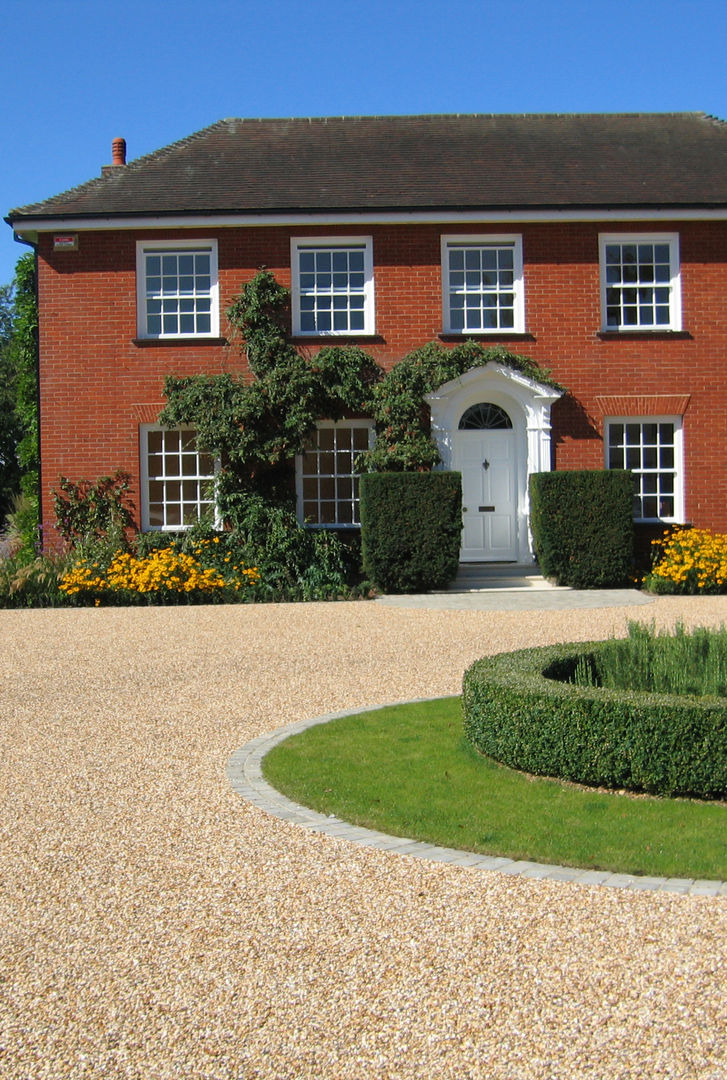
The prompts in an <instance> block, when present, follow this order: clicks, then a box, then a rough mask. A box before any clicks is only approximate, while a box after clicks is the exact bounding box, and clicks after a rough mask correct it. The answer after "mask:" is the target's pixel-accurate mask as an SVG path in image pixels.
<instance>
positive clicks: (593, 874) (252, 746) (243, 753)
mask: <svg viewBox="0 0 727 1080" xmlns="http://www.w3.org/2000/svg"><path fill="white" fill-rule="evenodd" d="M395 704H404V703H403V702H396V703H395ZM385 707H386V706H384V705H371V706H369V707H368V708H364V709H347V710H346V711H344V712H338V713H328V714H326V715H324V716H317V717H314V718H313V719H308V720H300V721H298V723H296V724H289V725H288V726H287V727H282V728H277V729H276V730H275V731H271V732H269V733H268V734H266V735H261V736H259V737H258V738H257V739H252V740H251V741H250V742H249V743H246V744H245V746H242V747H241V748H240V749H239V750H236V751H235V753H234V754H233V755H232V757H231V758H230V760H229V762H228V764H227V778H228V780H229V782H230V784H231V785H232V787H233V789H234V790H235V791H236V792H237V794H238V795H240V796H241V797H242V798H243V799H247V800H248V801H249V802H251V803H253V805H254V806H257V807H259V808H260V809H261V810H264V811H266V812H267V813H269V814H272V815H273V816H274V817H277V818H280V819H282V820H283V821H289V822H291V823H292V824H294V825H300V826H302V827H303V828H304V829H310V830H311V831H312V832H319V833H324V834H326V835H328V836H335V837H337V838H338V839H339V840H350V841H351V842H352V843H354V844H362V845H363V846H365V847H373V848H379V849H380V850H382V851H391V852H395V853H397V854H399V855H412V856H414V858H417V859H430V860H432V861H433V862H441V863H450V864H451V865H453V866H466V867H470V868H471V869H474V870H497V871H498V872H499V873H501V874H511V875H513V876H515V877H523V878H536V879H539V880H549V881H567V882H573V883H575V884H578V885H605V886H608V887H609V888H613V889H629V890H634V891H640V892H643V891H654V892H671V893H683V894H685V895H688V896H727V882H724V881H700V880H697V879H694V878H664V877H639V876H636V875H632V874H614V873H611V872H610V871H608V870H580V869H577V868H574V867H568V866H553V865H549V864H546V863H536V862H528V861H525V860H516V859H506V858H502V857H497V856H491V855H478V854H477V853H475V852H471V851H458V850H456V849H455V848H444V847H437V846H436V845H435V844H427V843H424V842H422V841H419V840H410V839H407V838H406V837H402V836H388V835H387V834H386V833H381V832H376V831H375V830H373V829H363V828H361V827H360V826H358V825H351V824H349V823H348V822H346V821H341V820H340V818H337V817H335V816H334V815H330V816H326V815H325V814H319V813H317V811H315V810H311V809H309V808H308V807H306V806H300V805H298V804H297V803H294V802H292V801H291V800H290V799H287V798H286V797H285V795H282V794H281V793H280V792H279V791H276V790H275V788H273V787H271V786H270V784H268V783H267V782H266V781H265V780H264V779H263V775H262V760H263V758H264V757H265V755H266V754H267V753H268V751H270V750H272V748H273V747H274V746H276V745H277V744H278V743H280V742H282V741H283V740H284V739H287V738H288V736H290V735H296V734H298V733H299V732H301V731H305V730H306V728H309V727H313V726H314V725H316V724H326V723H328V721H329V720H338V719H339V718H341V717H344V716H352V715H355V714H356V713H361V712H373V711H374V710H376V709H381V708H385Z"/></svg>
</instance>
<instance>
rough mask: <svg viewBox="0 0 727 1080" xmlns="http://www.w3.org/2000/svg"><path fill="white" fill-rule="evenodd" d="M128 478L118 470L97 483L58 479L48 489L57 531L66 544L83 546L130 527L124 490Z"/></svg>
mask: <svg viewBox="0 0 727 1080" xmlns="http://www.w3.org/2000/svg"><path fill="white" fill-rule="evenodd" d="M130 486H131V477H130V476H129V474H128V473H125V472H122V471H121V470H120V469H118V470H117V471H116V472H115V473H114V475H113V476H102V477H100V478H99V479H98V480H95V481H91V480H79V481H78V482H76V481H74V480H69V479H68V477H66V476H62V477H61V478H60V481H59V484H58V487H59V489H60V490H56V489H55V488H53V489H52V495H53V509H54V512H55V515H56V522H57V525H58V531H59V533H60V534H61V536H62V537H63V539H64V540H65V541H66V543H67V544H77V543H83V542H86V541H89V540H92V539H94V538H99V537H103V536H106V535H107V534H108V533H109V531H110V530H116V531H117V532H123V530H125V529H128V528H130V527H131V525H132V516H131V509H132V507H131V504H130V501H129V497H128V491H129V488H130Z"/></svg>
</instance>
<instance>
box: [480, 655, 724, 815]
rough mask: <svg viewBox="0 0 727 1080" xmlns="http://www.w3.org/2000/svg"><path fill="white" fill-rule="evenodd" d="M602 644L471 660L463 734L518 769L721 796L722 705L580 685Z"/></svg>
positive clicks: (604, 783)
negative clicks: (581, 667)
mask: <svg viewBox="0 0 727 1080" xmlns="http://www.w3.org/2000/svg"><path fill="white" fill-rule="evenodd" d="M607 644H608V643H607V642H588V643H584V644H573V643H571V644H568V645H555V646H546V647H545V648H539V649H526V650H523V651H520V652H515V653H501V654H500V655H499V656H492V657H485V658H483V659H482V660H477V661H476V662H475V663H474V664H473V665H472V666H471V667H470V668H469V669H468V670H467V671H466V672H465V676H464V682H463V706H464V715H465V735H466V736H467V738H468V739H469V740H470V741H471V742H472V743H473V744H474V746H475V747H476V748H477V749H478V750H479V751H480V752H481V753H483V754H486V755H487V756H488V757H491V758H494V759H495V760H496V761H501V762H502V763H503V764H505V765H509V766H511V767H512V768H514V769H520V770H522V771H524V772H529V773H534V774H537V775H540V776H557V777H560V778H562V779H564V780H572V781H575V782H577V783H581V784H588V785H592V786H602V787H609V788H627V789H629V790H632V791H645V792H649V793H651V794H657V795H690V796H696V797H697V798H706V799H717V798H724V797H725V796H727V702H725V701H724V699H721V698H692V697H677V696H669V695H665V694H646V693H639V692H636V691H621V690H607V689H603V688H601V687H581V686H574V685H573V684H571V683H568V682H563V681H558V680H562V679H567V678H568V677H569V676H570V674H571V673H572V671H573V670H574V669H575V665H576V663H577V662H578V659H579V657H586V658H590V657H593V655H594V654H595V652H596V651H597V650H598V649H599V648H601V647H603V646H604V645H607Z"/></svg>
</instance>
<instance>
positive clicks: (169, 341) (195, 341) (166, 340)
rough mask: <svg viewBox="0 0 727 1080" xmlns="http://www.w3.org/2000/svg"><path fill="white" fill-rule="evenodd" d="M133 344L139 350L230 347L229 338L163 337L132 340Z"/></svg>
mask: <svg viewBox="0 0 727 1080" xmlns="http://www.w3.org/2000/svg"><path fill="white" fill-rule="evenodd" d="M131 344H132V345H134V346H135V347H136V348H137V349H148V348H153V347H155V346H161V347H162V348H170V347H173V346H175V345H177V346H179V345H218V346H219V345H229V342H228V340H227V338H223V337H195V336H194V335H191V336H190V337H163V338H155V337H149V338H146V337H145V338H132V339H131Z"/></svg>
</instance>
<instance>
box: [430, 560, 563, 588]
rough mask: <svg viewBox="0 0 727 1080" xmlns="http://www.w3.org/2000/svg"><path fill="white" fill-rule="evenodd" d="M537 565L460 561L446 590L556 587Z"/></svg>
mask: <svg viewBox="0 0 727 1080" xmlns="http://www.w3.org/2000/svg"><path fill="white" fill-rule="evenodd" d="M557 588H559V586H557V585H553V584H552V583H551V582H549V581H546V579H545V578H544V577H543V575H542V574H541V573H539V571H538V567H537V566H534V565H533V564H532V563H530V564H527V565H526V564H521V563H460V564H459V570H458V571H457V577H456V578H455V579H454V581H453V582H452V584H451V585H449V586H448V587H447V592H480V591H482V590H484V589H503V590H504V589H510V590H515V589H517V590H522V589H527V590H531V589H543V590H545V589H557Z"/></svg>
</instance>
